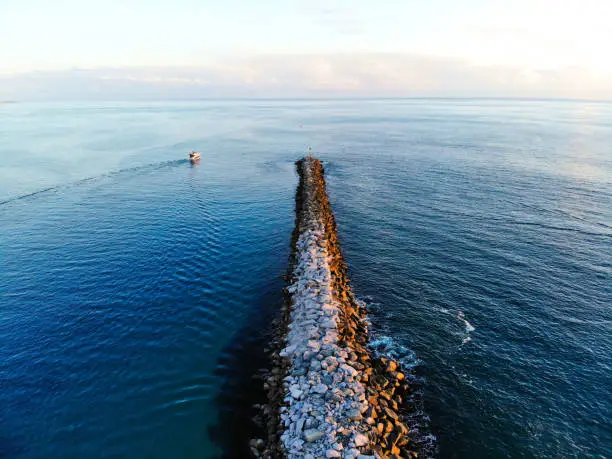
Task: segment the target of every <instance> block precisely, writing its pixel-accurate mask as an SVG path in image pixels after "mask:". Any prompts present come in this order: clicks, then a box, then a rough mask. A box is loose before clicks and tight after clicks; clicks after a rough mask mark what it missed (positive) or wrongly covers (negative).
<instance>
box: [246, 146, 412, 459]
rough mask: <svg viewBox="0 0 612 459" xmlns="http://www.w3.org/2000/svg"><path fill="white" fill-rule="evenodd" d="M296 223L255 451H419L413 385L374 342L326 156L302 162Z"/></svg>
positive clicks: (271, 454)
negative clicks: (349, 263) (348, 259)
mask: <svg viewBox="0 0 612 459" xmlns="http://www.w3.org/2000/svg"><path fill="white" fill-rule="evenodd" d="M297 168H298V173H299V176H300V184H299V186H298V190H297V194H296V228H295V231H294V234H293V241H292V243H293V251H292V259H291V268H290V271H289V276H288V286H287V288H286V292H285V294H286V308H285V311H283V315H282V318H281V321H280V323H279V326H278V330H279V335H278V337H277V342H276V343H275V344H274V349H273V350H272V352H271V359H272V369H271V370H270V371H269V372H267V373H266V374H265V375H264V376H263V379H264V389H265V390H266V392H267V396H268V404H267V405H265V406H263V407H262V410H263V414H264V416H265V417H266V419H267V427H268V431H267V433H268V438H267V442H266V441H264V440H262V439H260V440H253V441H252V444H251V450H252V451H253V454H254V455H255V456H259V457H267V458H276V457H287V458H310V459H315V458H334V457H342V458H347V459H350V458H362V459H363V458H367V457H372V458H373V457H397V458H407V457H418V452H417V448H416V447H412V442H411V433H410V430H409V428H408V427H407V426H406V425H405V424H404V423H403V421H402V419H403V414H402V413H403V410H404V408H403V401H404V399H405V397H407V396H409V391H410V387H409V385H408V384H407V382H406V380H405V375H404V374H403V373H402V372H401V371H400V368H399V365H398V363H397V362H395V361H393V360H390V359H386V358H376V357H375V356H374V355H372V354H371V352H370V351H369V349H368V348H367V342H368V329H367V319H366V310H365V307H364V306H363V305H362V304H361V303H360V302H358V301H357V300H356V298H355V297H354V295H353V293H352V291H351V289H350V286H349V282H348V277H347V268H346V265H345V263H344V260H343V258H342V253H341V251H340V246H339V242H338V236H337V231H336V223H335V220H334V216H333V213H332V210H331V207H330V204H329V199H328V197H327V192H326V187H325V179H324V171H323V167H322V165H321V162H320V161H319V160H317V159H315V158H312V157H306V158H304V159H302V160H300V161H298V162H297Z"/></svg>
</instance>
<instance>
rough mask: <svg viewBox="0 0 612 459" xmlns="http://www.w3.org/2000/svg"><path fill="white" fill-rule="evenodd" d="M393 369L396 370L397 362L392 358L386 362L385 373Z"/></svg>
mask: <svg viewBox="0 0 612 459" xmlns="http://www.w3.org/2000/svg"><path fill="white" fill-rule="evenodd" d="M395 370H397V362H395V361H394V360H389V361H388V362H387V373H392V372H394V371H395Z"/></svg>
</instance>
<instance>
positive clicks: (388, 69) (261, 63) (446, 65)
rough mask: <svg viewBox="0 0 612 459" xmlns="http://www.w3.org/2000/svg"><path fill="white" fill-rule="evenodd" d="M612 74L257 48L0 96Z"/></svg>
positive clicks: (582, 81)
mask: <svg viewBox="0 0 612 459" xmlns="http://www.w3.org/2000/svg"><path fill="white" fill-rule="evenodd" d="M611 76H612V75H609V74H602V73H593V72H589V71H588V70H585V69H584V68H581V67H578V66H568V67H563V68H556V69H544V70H538V69H534V68H529V67H520V66H502V65H487V66H485V65H474V64H470V63H469V62H466V61H463V60H460V59H455V58H438V57H428V56H421V55H412V54H379V53H373V54H367V53H360V54H336V55H327V54H310V55H259V56H253V57H250V58H233V59H226V60H223V61H218V62H216V63H214V64H211V65H208V66H201V67H140V68H127V69H122V68H115V69H111V68H109V69H91V70H71V71H66V72H33V73H26V74H21V75H13V76H4V77H0V99H20V100H28V99H62V98H68V99H74V98H83V99H87V98H96V99H99V98H106V99H111V98H115V99H116V98H121V99H131V98H198V97H327V96H334V97H335V96H338V97H377V96H383V97H401V96H451V97H453V96H459V97H469V96H486V97H568V98H599V99H610V98H612V78H610V77H611Z"/></svg>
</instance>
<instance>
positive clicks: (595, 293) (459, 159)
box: [0, 100, 612, 459]
mask: <svg viewBox="0 0 612 459" xmlns="http://www.w3.org/2000/svg"><path fill="white" fill-rule="evenodd" d="M309 145H312V146H313V149H314V151H315V152H316V153H317V154H318V155H319V157H320V158H321V159H323V160H324V161H325V163H326V168H327V173H328V185H329V192H330V197H331V200H332V204H333V206H334V209H335V211H336V215H337V219H338V224H339V229H340V236H341V239H342V242H343V246H344V249H345V252H346V256H347V260H348V262H349V265H350V268H351V274H352V278H353V281H354V288H355V290H356V292H357V293H358V295H360V296H361V297H362V298H363V299H364V300H365V301H366V302H367V303H368V305H369V308H370V310H371V320H372V331H373V334H374V345H375V347H376V348H377V349H379V350H380V351H382V352H387V353H391V354H394V355H396V356H397V357H398V358H401V359H402V360H403V362H404V363H405V364H406V365H409V366H411V367H413V369H414V374H413V376H412V377H413V379H414V383H415V389H416V390H417V391H419V392H422V394H423V395H422V397H423V408H424V409H423V413H422V414H420V415H419V416H418V417H417V418H418V419H420V420H421V422H422V423H423V424H424V425H426V428H424V433H429V434H431V435H433V436H435V437H436V438H437V440H436V443H437V445H438V447H439V451H440V456H441V457H462V458H463V457H466V458H468V457H469V458H475V457H477V458H480V457H482V458H488V457H611V456H612V424H611V421H610V420H611V419H612V395H611V391H610V388H611V387H612V379H611V376H610V375H611V374H612V371H611V370H612V308H611V305H612V151H611V146H612V105H610V104H605V103H587V102H537V101H485V100H463V101H451V100H404V101H310V102H306V101H283V102H279V101H214V102H213V101H206V102H193V103H176V102H164V103H144V102H142V103H105V104H101V105H100V104H97V105H93V104H71V105H67V104H25V103H24V104H15V105H5V106H0V202H1V203H2V204H0V247H1V252H0V292H1V295H2V296H1V298H2V301H1V302H0V389H1V390H0V457H1V458H3V459H4V458H7V459H22V458H43V457H44V458H47V459H49V458H83V457H87V458H121V457H132V458H190V459H191V458H209V457H210V458H212V457H219V456H221V455H226V456H232V455H233V456H237V455H238V456H239V455H241V454H242V452H240V451H239V450H236V445H235V443H236V442H235V438H237V437H235V436H234V435H239V434H240V433H242V434H244V432H245V430H247V429H248V427H247V426H248V419H249V418H250V417H251V416H252V415H253V414H254V412H252V411H250V410H249V409H248V408H247V407H248V405H249V404H250V403H252V402H253V400H254V399H255V398H256V397H257V393H256V392H257V389H256V388H257V387H258V385H259V384H260V383H259V382H258V381H255V380H252V379H251V374H252V371H254V370H256V369H257V368H258V367H259V366H261V365H262V357H261V355H260V354H259V352H258V350H259V349H260V348H261V347H262V345H263V343H265V342H266V340H267V337H268V334H269V333H270V322H271V320H272V319H273V318H274V316H275V312H276V311H277V310H278V307H279V304H280V302H281V301H282V297H281V294H280V291H281V288H282V286H283V280H282V275H283V273H284V270H285V269H286V262H287V257H288V253H289V239H290V234H291V231H292V228H293V217H294V216H293V204H294V202H293V199H294V192H295V186H296V184H297V177H296V175H295V172H294V167H293V161H295V160H296V159H297V158H298V157H299V156H300V155H301V154H302V152H303V151H305V149H306V148H307V146H309ZM192 148H197V149H198V150H201V151H202V152H203V160H202V162H201V164H199V165H196V166H193V167H192V166H191V165H190V164H189V163H188V162H187V161H185V160H184V158H185V154H186V151H187V150H189V149H192Z"/></svg>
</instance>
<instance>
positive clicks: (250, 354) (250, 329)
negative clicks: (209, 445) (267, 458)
mask: <svg viewBox="0 0 612 459" xmlns="http://www.w3.org/2000/svg"><path fill="white" fill-rule="evenodd" d="M283 286H284V281H283V280H282V278H281V276H280V275H279V278H278V279H277V280H275V281H273V282H270V283H269V284H268V285H266V286H265V288H264V289H262V294H261V295H260V296H259V298H258V300H257V301H256V302H255V303H254V304H253V306H252V308H251V312H250V314H249V317H248V319H247V321H246V325H245V326H244V327H243V328H242V329H240V330H239V331H238V332H237V333H236V335H235V337H234V339H233V340H232V341H231V342H230V344H229V345H228V346H227V347H225V349H223V351H222V352H221V355H220V357H219V360H218V362H217V366H216V368H215V375H216V376H217V377H219V378H220V379H221V380H222V381H223V384H222V386H221V389H220V391H219V393H218V394H217V395H216V396H215V398H214V400H213V401H214V404H215V405H216V409H217V412H218V413H219V418H218V423H217V424H216V425H214V426H212V427H210V428H209V436H210V439H211V440H212V441H213V442H214V443H215V444H216V445H217V446H218V447H219V449H221V451H222V454H221V455H220V456H218V457H220V458H223V459H233V458H243V459H244V458H249V457H252V454H251V452H250V450H249V440H250V439H252V438H266V435H265V426H264V427H259V426H257V424H256V423H255V422H254V421H253V418H254V417H255V416H257V415H259V414H260V411H259V410H257V409H255V408H253V405H254V404H261V403H265V401H266V394H265V392H264V390H263V381H262V380H261V379H257V378H254V376H255V374H256V373H257V371H258V370H259V369H260V368H267V367H268V366H269V359H268V356H267V355H266V353H265V352H264V348H266V347H267V346H268V345H269V344H270V342H271V341H272V337H273V334H274V332H275V330H274V328H273V322H274V320H275V319H276V318H277V317H279V314H280V312H281V307H282V305H283V301H284V299H283V293H282V288H283Z"/></svg>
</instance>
